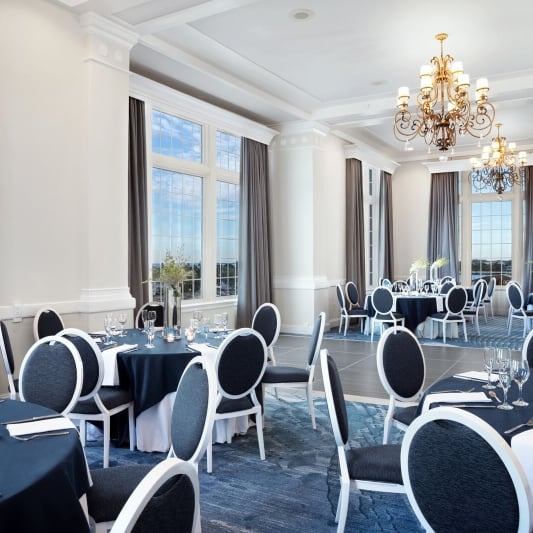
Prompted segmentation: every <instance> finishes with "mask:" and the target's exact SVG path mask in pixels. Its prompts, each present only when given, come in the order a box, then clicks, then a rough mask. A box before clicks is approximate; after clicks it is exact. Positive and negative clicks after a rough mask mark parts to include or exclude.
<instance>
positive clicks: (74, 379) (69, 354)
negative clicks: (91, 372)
mask: <svg viewBox="0 0 533 533" xmlns="http://www.w3.org/2000/svg"><path fill="white" fill-rule="evenodd" d="M82 383H83V367H82V362H81V357H80V355H79V353H78V351H77V349H76V347H75V346H74V345H73V344H72V343H71V342H70V341H68V340H67V339H64V338H62V337H57V336H49V337H44V338H43V339H40V340H38V341H37V342H36V343H34V344H33V345H32V346H31V347H30V349H29V350H28V352H27V353H26V355H25V356H24V359H23V361H22V365H21V368H20V379H19V391H20V399H21V400H23V401H25V402H32V403H36V404H38V405H43V406H44V407H48V408H50V409H53V410H54V411H57V412H58V413H62V414H64V415H66V414H68V413H69V412H70V411H71V409H72V408H73V407H74V405H75V404H76V402H77V401H78V398H79V397H80V393H81V388H82Z"/></svg>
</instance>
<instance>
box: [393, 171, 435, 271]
mask: <svg viewBox="0 0 533 533" xmlns="http://www.w3.org/2000/svg"><path fill="white" fill-rule="evenodd" d="M430 189H431V174H430V172H429V171H428V170H427V168H426V167H425V166H423V165H421V164H419V163H409V164H404V165H402V166H401V167H399V168H398V169H396V170H395V172H394V174H393V175H392V210H393V238H394V277H395V279H407V278H408V277H409V268H410V266H411V264H412V263H413V261H415V260H416V259H418V258H421V257H423V258H427V240H428V227H427V226H428V216H429V194H430Z"/></svg>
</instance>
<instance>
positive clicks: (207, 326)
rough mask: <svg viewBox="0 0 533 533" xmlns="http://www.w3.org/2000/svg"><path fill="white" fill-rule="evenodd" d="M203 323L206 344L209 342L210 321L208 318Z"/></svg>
mask: <svg viewBox="0 0 533 533" xmlns="http://www.w3.org/2000/svg"><path fill="white" fill-rule="evenodd" d="M202 323H203V331H204V335H205V342H207V337H208V336H209V319H208V318H204V319H203V320H202Z"/></svg>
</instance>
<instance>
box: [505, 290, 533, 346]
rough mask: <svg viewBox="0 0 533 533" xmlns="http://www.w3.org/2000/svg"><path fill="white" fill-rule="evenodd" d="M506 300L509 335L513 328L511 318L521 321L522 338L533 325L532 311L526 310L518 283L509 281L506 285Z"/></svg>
mask: <svg viewBox="0 0 533 533" xmlns="http://www.w3.org/2000/svg"><path fill="white" fill-rule="evenodd" d="M506 290H507V300H508V301H509V307H510V309H509V330H508V334H509V335H510V334H511V329H512V327H513V318H516V319H519V320H523V322H524V330H523V334H522V336H523V337H525V336H526V333H527V331H528V329H531V325H532V323H533V311H532V310H528V309H527V306H526V304H525V300H524V294H523V293H522V289H521V288H520V286H519V285H518V283H516V282H514V281H510V282H509V283H508V284H507V288H506Z"/></svg>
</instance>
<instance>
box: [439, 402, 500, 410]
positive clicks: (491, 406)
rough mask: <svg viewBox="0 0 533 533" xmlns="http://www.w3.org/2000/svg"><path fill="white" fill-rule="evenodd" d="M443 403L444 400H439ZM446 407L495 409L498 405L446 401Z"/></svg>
mask: <svg viewBox="0 0 533 533" xmlns="http://www.w3.org/2000/svg"><path fill="white" fill-rule="evenodd" d="M439 403H444V402H439ZM446 406H447V407H460V408H467V409H497V408H498V406H497V405H494V404H490V405H474V404H471V403H447V404H446Z"/></svg>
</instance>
